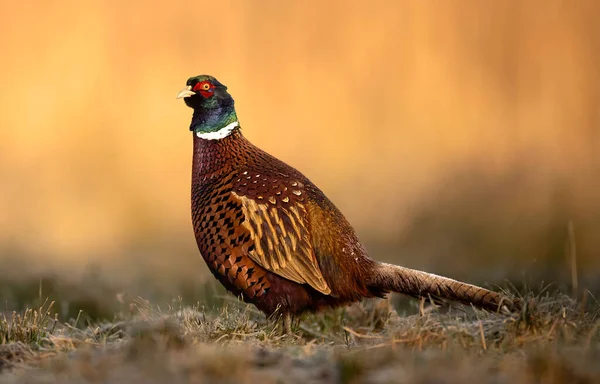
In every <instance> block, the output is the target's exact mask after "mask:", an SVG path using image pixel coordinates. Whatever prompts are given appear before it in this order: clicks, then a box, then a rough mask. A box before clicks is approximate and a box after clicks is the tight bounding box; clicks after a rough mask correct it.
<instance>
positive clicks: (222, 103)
mask: <svg viewBox="0 0 600 384" xmlns="http://www.w3.org/2000/svg"><path fill="white" fill-rule="evenodd" d="M177 98H178V99H180V98H183V99H184V101H185V104H186V105H187V106H188V107H190V108H192V109H193V110H194V114H193V116H192V123H191V124H190V131H193V132H195V133H196V135H197V136H198V137H200V138H204V139H209V140H210V139H221V138H223V137H226V136H228V135H229V134H230V133H231V131H232V130H233V129H235V128H236V127H237V126H238V124H237V121H238V119H237V115H236V114H235V107H234V102H233V98H232V97H231V95H230V94H229V93H228V92H227V87H226V86H225V85H223V84H221V83H220V82H219V81H218V80H217V79H215V78H214V77H212V76H209V75H199V76H194V77H190V78H189V79H188V81H187V82H186V87H185V88H184V89H182V90H181V91H180V92H179V94H178V95H177Z"/></svg>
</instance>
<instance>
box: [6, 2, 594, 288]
mask: <svg viewBox="0 0 600 384" xmlns="http://www.w3.org/2000/svg"><path fill="white" fill-rule="evenodd" d="M0 14H2V15H3V17H2V22H1V23H0V46H1V47H2V48H1V49H2V60H1V61H0V84H1V88H0V108H1V110H0V127H1V128H0V183H1V187H0V263H2V264H4V266H5V267H4V268H1V267H0V269H3V270H4V272H9V269H8V267H7V266H8V265H9V260H10V261H11V263H13V264H10V265H19V267H11V268H15V269H10V272H9V273H11V274H14V273H16V272H15V271H18V273H26V272H32V273H33V272H39V271H44V270H53V271H55V272H67V273H68V274H76V272H77V271H81V270H85V268H90V267H89V266H90V265H95V266H97V267H98V268H99V269H98V271H100V272H99V273H102V274H103V273H106V275H107V276H112V277H115V276H117V277H118V278H116V280H115V281H120V280H119V279H121V280H122V281H127V282H130V281H132V280H136V279H147V280H148V279H149V280H157V281H158V280H160V279H164V280H165V281H167V282H168V281H171V280H173V279H174V280H178V281H179V280H185V279H192V280H194V279H203V278H204V277H206V276H207V275H208V274H207V269H206V267H205V265H204V263H203V262H202V260H201V259H200V257H199V256H198V253H197V250H196V246H195V242H194V239H193V234H192V230H191V224H190V218H189V216H190V214H189V183H190V168H191V145H192V143H191V134H190V132H189V131H188V126H189V120H190V117H191V110H189V109H188V108H186V107H185V106H184V105H183V102H182V101H181V100H176V99H175V95H176V93H177V91H179V89H180V88H182V86H183V85H184V83H185V81H186V79H187V78H188V77H189V76H192V75H197V74H201V73H206V74H212V75H214V76H216V77H217V78H218V79H219V80H220V81H221V82H223V83H224V84H226V85H227V86H228V87H229V90H230V92H231V93H232V95H233V96H234V98H235V100H236V105H237V110H238V116H239V117H240V121H241V123H242V126H243V128H244V133H245V135H246V136H247V137H249V139H250V140H252V141H253V142H254V143H255V144H257V145H258V146H260V147H262V148H263V149H265V150H267V151H268V152H270V153H272V154H274V155H275V156H277V157H279V158H281V159H283V160H285V161H287V162H288V163H290V164H292V165H293V166H295V167H297V168H299V169H300V170H301V171H302V172H303V173H305V174H306V175H307V176H308V177H310V178H311V179H312V180H313V181H314V182H315V183H316V184H317V185H319V186H320V187H321V189H323V190H324V191H325V192H326V194H327V195H328V196H329V197H330V198H331V199H332V200H333V201H334V203H335V204H336V205H337V206H338V207H339V208H340V209H341V210H342V211H343V212H344V213H345V215H346V216H347V217H348V219H349V220H350V221H351V222H352V223H353V224H354V225H355V227H356V229H357V231H358V232H359V236H360V237H361V239H363V241H364V243H365V244H366V246H367V248H368V249H369V250H370V251H371V254H372V256H373V257H375V258H377V259H381V260H388V261H394V262H397V263H401V264H404V265H406V266H410V267H417V268H424V269H427V270H429V271H432V272H438V273H445V274H451V275H452V276H456V277H458V278H464V279H467V280H469V281H474V282H482V281H484V280H486V281H490V280H491V281H498V280H502V279H503V278H507V277H508V278H513V279H528V278H529V277H531V276H533V278H535V277H536V276H537V277H540V278H542V277H544V278H550V279H558V280H560V279H565V281H570V276H571V275H570V272H569V269H568V268H569V264H568V263H567V260H568V257H567V255H576V257H577V265H578V274H579V275H580V281H581V284H582V285H585V284H588V285H589V284H594V282H595V281H596V279H595V276H597V274H598V272H599V271H600V261H599V260H600V254H599V253H600V198H599V194H598V191H599V189H600V155H599V153H598V151H599V150H600V70H599V68H600V24H599V23H598V22H597V15H598V14H600V3H598V2H596V1H593V0H589V1H578V2H568V1H544V2H542V1H518V0H507V1H500V2H481V1H475V0H472V1H467V0H460V1H455V2H435V3H434V2H425V1H417V0H414V1H409V0H407V1H379V2H372V3H369V4H367V3H366V2H362V1H326V2H324V1H301V2H300V1H297V2H291V1H289V2H283V1H275V0H269V1H267V0H264V1H245V2H243V1H218V2H204V1H180V2H162V3H152V4H150V3H148V2H142V1H128V2H118V1H106V2H81V1H58V2H20V3H19V2H14V1H8V0H2V1H0ZM569 223H571V226H572V229H573V231H572V235H571V236H570V237H569V231H568V228H569ZM569 244H571V245H569ZM573 245H575V248H574V247H573ZM3 260H4V261H3ZM140 271H144V272H143V273H142V272H140ZM148 271H150V272H148ZM152 271H154V272H152ZM165 276H166V277H165ZM169 279H171V280H169ZM165 284H166V283H165Z"/></svg>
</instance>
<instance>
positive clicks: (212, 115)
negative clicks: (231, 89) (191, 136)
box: [190, 100, 238, 133]
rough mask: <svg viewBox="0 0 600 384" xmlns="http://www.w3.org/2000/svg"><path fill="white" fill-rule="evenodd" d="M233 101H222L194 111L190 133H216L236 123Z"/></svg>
mask: <svg viewBox="0 0 600 384" xmlns="http://www.w3.org/2000/svg"><path fill="white" fill-rule="evenodd" d="M237 119H238V118H237V115H236V113H235V108H234V106H233V100H222V101H221V102H220V103H215V105H212V106H209V107H208V108H204V107H199V108H195V109H194V114H193V115H192V123H191V125H190V131H194V132H195V133H210V132H217V131H219V130H221V129H222V128H224V127H226V126H228V125H229V124H231V123H233V122H236V121H237Z"/></svg>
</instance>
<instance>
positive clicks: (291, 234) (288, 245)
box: [232, 171, 331, 294]
mask: <svg viewBox="0 0 600 384" xmlns="http://www.w3.org/2000/svg"><path fill="white" fill-rule="evenodd" d="M303 188H304V185H303V184H302V182H300V181H298V180H295V179H294V178H290V177H287V176H284V175H281V174H279V175H276V176H274V175H273V174H270V175H269V174H264V172H263V173H258V172H251V171H244V172H242V173H241V174H240V176H239V177H238V179H237V181H236V182H235V183H234V188H233V192H232V195H233V196H234V199H235V200H236V201H237V202H239V203H240V204H241V206H242V211H243V212H244V219H245V220H244V221H243V223H242V225H243V226H244V227H245V228H246V230H247V231H248V232H250V234H251V239H253V240H254V247H253V250H252V251H251V252H249V256H250V258H251V259H252V260H253V261H254V262H256V263H257V264H259V265H260V266H262V267H263V268H265V269H267V270H269V271H271V272H273V273H275V274H277V275H279V276H282V277H284V278H286V279H289V280H291V281H294V282H297V283H300V284H308V285H310V286H311V287H313V288H314V289H315V290H317V291H319V292H321V293H323V294H330V293H331V289H330V287H329V285H328V284H327V282H326V280H325V278H324V277H323V274H322V272H321V270H320V267H319V263H318V261H317V258H316V256H315V252H314V249H313V246H312V242H311V235H310V228H309V220H308V212H307V209H306V205H305V200H304V198H305V196H304V195H303V193H304V190H303Z"/></svg>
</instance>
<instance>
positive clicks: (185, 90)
mask: <svg viewBox="0 0 600 384" xmlns="http://www.w3.org/2000/svg"><path fill="white" fill-rule="evenodd" d="M195 94H196V92H194V91H192V86H191V85H188V86H187V87H185V88H183V89H182V90H181V91H179V93H178V94H177V98H178V99H181V98H184V97H190V96H193V95H195Z"/></svg>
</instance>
